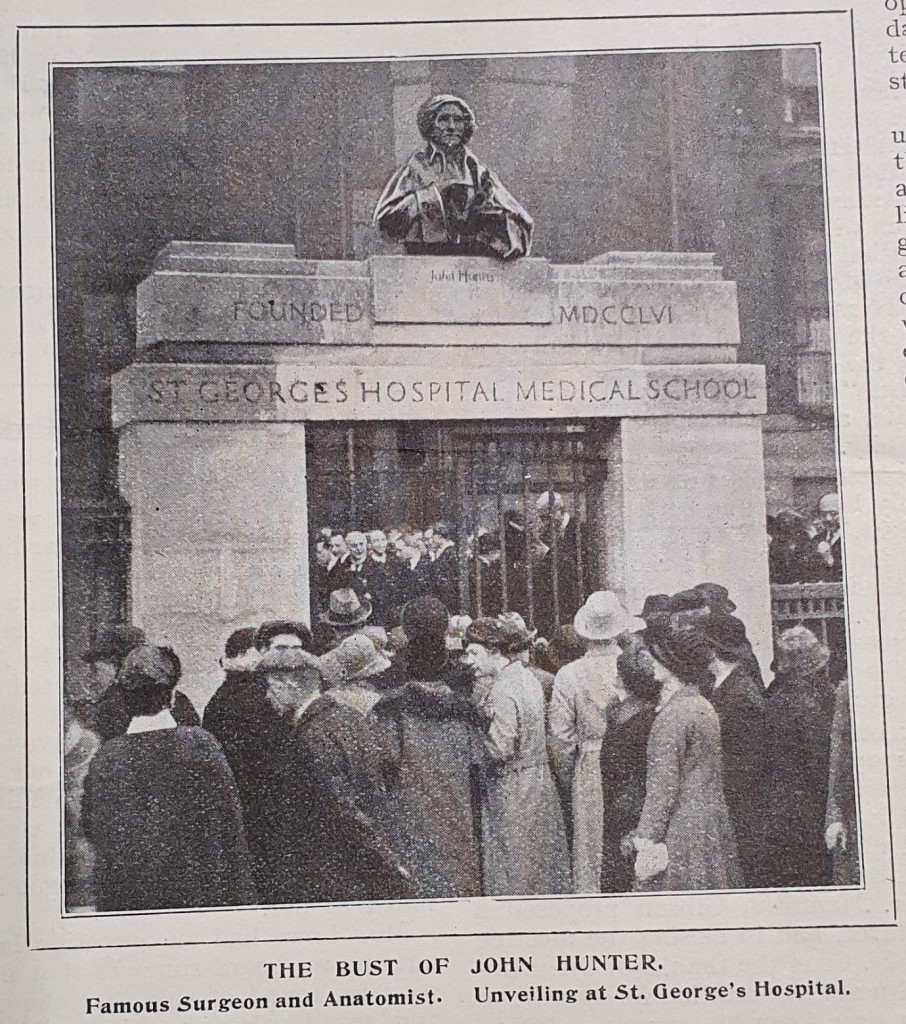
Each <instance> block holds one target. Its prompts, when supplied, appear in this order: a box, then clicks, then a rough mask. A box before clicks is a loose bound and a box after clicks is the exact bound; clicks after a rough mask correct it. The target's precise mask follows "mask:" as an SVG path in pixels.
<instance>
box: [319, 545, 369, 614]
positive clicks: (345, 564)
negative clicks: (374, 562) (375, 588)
mask: <svg viewBox="0 0 906 1024" xmlns="http://www.w3.org/2000/svg"><path fill="white" fill-rule="evenodd" d="M344 540H345V543H346V554H345V555H343V556H342V557H341V558H340V560H339V561H338V562H337V564H336V565H335V566H334V567H333V569H331V571H330V588H329V589H330V592H331V593H332V592H333V591H334V590H342V589H343V588H345V587H349V589H350V590H354V591H355V592H356V593H357V594H358V595H359V598H360V599H362V598H365V597H367V596H368V594H369V593H370V590H369V580H368V577H367V575H366V574H367V571H368V568H369V567H368V564H367V561H368V538H367V537H366V536H365V534H364V533H362V532H361V531H360V530H352V531H351V532H350V533H347V534H346V537H345V538H344Z"/></svg>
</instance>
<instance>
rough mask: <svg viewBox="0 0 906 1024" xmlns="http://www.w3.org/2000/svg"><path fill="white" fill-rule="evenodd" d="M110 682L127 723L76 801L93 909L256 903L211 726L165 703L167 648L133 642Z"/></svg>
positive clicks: (170, 675) (232, 794) (236, 810)
mask: <svg viewBox="0 0 906 1024" xmlns="http://www.w3.org/2000/svg"><path fill="white" fill-rule="evenodd" d="M115 685H116V686H117V687H118V688H119V689H120V691H121V693H122V698H123V705H124V707H125V709H126V712H127V713H128V715H129V726H128V729H127V732H126V735H124V736H116V737H114V738H113V739H111V740H108V742H106V743H105V744H104V745H103V746H102V747H101V749H100V750H99V751H98V753H97V755H96V756H95V758H94V760H93V761H92V762H91V766H90V767H89V769H88V774H87V776H86V779H85V795H84V798H83V801H82V825H83V828H84V830H85V835H86V837H87V838H88V839H89V841H90V842H91V843H92V844H93V845H94V848H95V851H96V855H97V860H96V863H95V872H94V882H95V892H96V905H97V909H98V910H100V911H125V910H159V909H163V908H183V909H185V908H192V907H219V906H235V905H242V904H252V903H255V902H256V894H255V889H254V885H253V883H252V875H251V869H250V865H249V858H248V851H247V847H246V838H245V829H244V827H243V822H242V810H241V806H240V803H239V794H238V792H237V790H236V785H235V782H234V780H233V775H232V772H231V771H230V768H229V766H228V765H227V762H226V760H225V758H224V756H223V753H222V752H221V749H220V746H219V745H218V743H217V741H216V740H215V739H214V737H213V736H211V735H210V733H207V732H205V730H204V729H201V728H199V727H197V726H183V725H178V724H177V723H176V720H175V719H174V718H173V715H172V714H171V711H170V701H171V696H172V692H173V686H174V685H175V680H174V671H173V656H172V652H171V651H170V650H169V649H168V648H163V647H151V646H149V645H147V644H142V645H141V646H139V647H136V648H134V649H133V650H132V651H131V652H130V653H129V654H128V655H127V656H126V658H125V659H124V661H123V663H122V665H121V667H120V671H119V674H118V675H117V679H116V683H115Z"/></svg>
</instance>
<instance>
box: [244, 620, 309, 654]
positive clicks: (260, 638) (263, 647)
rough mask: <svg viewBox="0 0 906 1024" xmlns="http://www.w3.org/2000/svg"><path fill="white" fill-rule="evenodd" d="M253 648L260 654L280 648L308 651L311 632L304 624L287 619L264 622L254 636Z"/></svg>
mask: <svg viewBox="0 0 906 1024" xmlns="http://www.w3.org/2000/svg"><path fill="white" fill-rule="evenodd" d="M255 646H256V647H257V648H258V650H259V651H262V652H264V651H269V650H273V649H274V648H281V647H301V648H302V649H303V650H305V651H310V650H311V630H310V629H309V628H308V626H306V625H305V623H304V622H296V621H292V620H289V619H277V620H275V621H273V622H264V623H262V624H261V625H260V626H259V627H258V630H257V632H256V634H255Z"/></svg>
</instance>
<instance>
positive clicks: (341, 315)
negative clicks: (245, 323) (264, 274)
mask: <svg viewBox="0 0 906 1024" xmlns="http://www.w3.org/2000/svg"><path fill="white" fill-rule="evenodd" d="M364 315H365V312H364V310H363V309H362V307H361V306H360V305H358V303H355V302H304V301H302V300H300V301H299V302H292V301H289V302H285V301H282V300H277V299H254V300H248V299H236V300H235V301H234V302H233V320H240V321H241V320H252V321H254V322H255V323H262V322H263V321H273V322H275V323H280V322H283V321H286V322H287V323H303V324H305V323H308V324H321V323H324V322H325V321H330V322H333V323H337V322H339V323H347V324H355V323H358V322H359V320H361V319H362V317H364Z"/></svg>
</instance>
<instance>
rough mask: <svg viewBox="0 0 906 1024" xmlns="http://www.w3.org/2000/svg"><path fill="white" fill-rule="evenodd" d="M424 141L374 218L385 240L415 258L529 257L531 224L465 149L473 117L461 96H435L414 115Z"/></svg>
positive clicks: (399, 173)
mask: <svg viewBox="0 0 906 1024" xmlns="http://www.w3.org/2000/svg"><path fill="white" fill-rule="evenodd" d="M417 122H418V130H419V132H420V133H421V135H422V138H423V139H424V140H425V145H424V147H423V148H422V149H420V150H418V151H417V152H415V153H413V154H412V156H411V157H410V158H409V159H408V160H407V161H406V163H405V164H404V165H403V166H402V167H401V168H400V169H399V170H398V171H397V172H396V173H395V174H394V175H393V177H392V178H391V179H390V181H388V182H387V186H386V188H385V189H384V192H383V195H382V196H381V198H380V199H379V200H378V203H377V206H376V207H375V210H374V224H375V226H376V227H377V228H378V230H379V231H380V233H381V235H383V237H384V238H387V239H390V240H393V241H397V242H402V243H403V245H404V246H405V249H406V252H407V253H410V254H412V255H433V256H456V255H468V256H493V257H496V258H497V259H500V260H511V259H515V258H517V257H519V256H527V255H528V253H529V249H530V247H531V240H532V218H531V217H530V216H529V215H528V213H527V212H526V211H525V210H524V209H523V207H522V206H521V205H520V203H519V202H518V201H517V200H516V199H514V198H513V196H511V195H510V193H509V192H508V191H507V190H506V189H505V188H504V187H503V184H502V183H501V181H500V179H499V178H498V177H497V175H496V174H495V173H494V172H493V171H492V170H491V169H490V168H488V167H485V166H484V165H483V164H482V163H481V162H480V161H479V160H478V158H477V157H476V156H475V154H474V153H473V152H472V151H471V150H470V149H469V148H468V142H469V140H470V139H471V138H472V133H473V132H474V131H475V114H474V113H473V112H472V108H471V107H470V106H469V105H468V103H466V102H465V100H462V99H460V98H459V97H458V96H449V95H441V96H432V97H431V99H429V100H427V101H426V102H425V103H423V104H422V105H421V107H420V108H419V110H418V114H417Z"/></svg>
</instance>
